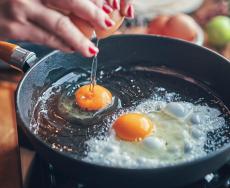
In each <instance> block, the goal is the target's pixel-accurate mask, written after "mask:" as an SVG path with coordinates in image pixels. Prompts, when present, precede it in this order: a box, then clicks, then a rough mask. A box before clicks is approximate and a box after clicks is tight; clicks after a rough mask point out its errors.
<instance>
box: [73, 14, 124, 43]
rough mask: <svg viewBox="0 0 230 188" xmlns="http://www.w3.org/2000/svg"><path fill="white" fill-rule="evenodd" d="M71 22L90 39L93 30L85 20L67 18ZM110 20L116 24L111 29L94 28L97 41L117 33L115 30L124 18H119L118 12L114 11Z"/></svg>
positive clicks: (74, 17)
mask: <svg viewBox="0 0 230 188" xmlns="http://www.w3.org/2000/svg"><path fill="white" fill-rule="evenodd" d="M69 17H70V19H71V21H72V22H73V23H74V24H75V25H76V26H77V27H78V28H79V29H80V30H81V32H82V33H84V35H85V36H86V37H87V38H91V37H92V35H93V32H94V28H93V27H92V26H91V25H90V24H89V23H88V22H87V21H85V20H83V19H81V18H79V17H76V16H74V15H70V16H69ZM110 18H111V19H112V20H113V21H114V22H115V23H116V24H115V25H114V26H113V27H110V28H109V29H106V30H103V29H99V28H96V29H95V32H96V35H97V38H98V39H103V38H106V37H108V36H110V35H112V34H113V33H114V32H116V31H117V29H118V28H119V27H120V26H121V24H122V23H123V21H124V17H123V16H121V14H120V12H119V11H117V10H115V11H113V12H112V13H111V14H110Z"/></svg>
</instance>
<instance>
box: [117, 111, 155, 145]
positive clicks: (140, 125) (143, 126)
mask: <svg viewBox="0 0 230 188" xmlns="http://www.w3.org/2000/svg"><path fill="white" fill-rule="evenodd" d="M113 129H114V130H115V132H116V135H117V136H118V137H119V138H120V139H122V140H126V141H140V140H142V139H144V138H145V137H146V136H148V135H150V134H151V133H152V131H153V129H154V126H153V123H152V121H151V120H150V119H149V118H148V117H146V116H145V115H143V114H139V113H129V114H125V115H122V116H120V117H119V118H118V119H117V120H116V121H115V122H114V124H113Z"/></svg>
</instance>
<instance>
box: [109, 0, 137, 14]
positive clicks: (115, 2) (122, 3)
mask: <svg viewBox="0 0 230 188" xmlns="http://www.w3.org/2000/svg"><path fill="white" fill-rule="evenodd" d="M132 1H133V0H107V3H108V4H109V5H110V6H111V7H113V8H114V9H119V10H120V11H121V14H122V15H123V16H125V17H127V18H134V8H133V5H132Z"/></svg>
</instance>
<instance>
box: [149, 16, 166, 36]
mask: <svg viewBox="0 0 230 188" xmlns="http://www.w3.org/2000/svg"><path fill="white" fill-rule="evenodd" d="M169 19H170V16H166V15H162V16H158V17H156V18H155V19H153V20H152V21H151V22H150V23H149V25H148V34H155V35H161V34H162V31H163V28H164V26H165V24H166V23H167V21H168V20H169Z"/></svg>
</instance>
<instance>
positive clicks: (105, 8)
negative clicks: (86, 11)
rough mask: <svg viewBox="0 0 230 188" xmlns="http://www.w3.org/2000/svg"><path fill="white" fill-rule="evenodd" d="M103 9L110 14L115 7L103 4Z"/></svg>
mask: <svg viewBox="0 0 230 188" xmlns="http://www.w3.org/2000/svg"><path fill="white" fill-rule="evenodd" d="M102 9H103V10H104V12H105V13H106V14H110V13H111V12H112V11H113V9H112V8H111V7H110V6H109V5H103V7H102Z"/></svg>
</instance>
